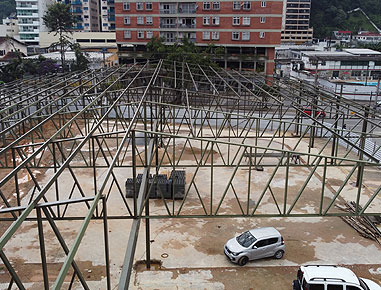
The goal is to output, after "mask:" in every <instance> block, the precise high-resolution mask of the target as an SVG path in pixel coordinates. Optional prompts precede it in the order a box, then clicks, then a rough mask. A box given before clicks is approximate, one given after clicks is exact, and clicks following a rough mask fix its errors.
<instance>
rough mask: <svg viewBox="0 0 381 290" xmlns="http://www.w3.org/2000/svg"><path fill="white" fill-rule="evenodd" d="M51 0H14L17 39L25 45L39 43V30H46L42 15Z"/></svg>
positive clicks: (36, 44)
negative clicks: (17, 29)
mask: <svg viewBox="0 0 381 290" xmlns="http://www.w3.org/2000/svg"><path fill="white" fill-rule="evenodd" d="M52 3H53V1H52V0H16V11H17V20H18V26H19V39H20V40H21V41H22V42H24V43H25V44H27V45H33V46H38V45H39V41H40V38H39V33H40V31H47V28H46V27H45V25H44V24H43V20H42V17H43V16H44V13H45V11H46V10H47V8H48V6H49V5H50V4H52Z"/></svg>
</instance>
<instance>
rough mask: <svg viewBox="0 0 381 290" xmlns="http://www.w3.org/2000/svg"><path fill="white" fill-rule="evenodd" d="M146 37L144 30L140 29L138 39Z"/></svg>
mask: <svg viewBox="0 0 381 290" xmlns="http://www.w3.org/2000/svg"><path fill="white" fill-rule="evenodd" d="M142 38H144V31H141V30H140V31H138V39H142Z"/></svg>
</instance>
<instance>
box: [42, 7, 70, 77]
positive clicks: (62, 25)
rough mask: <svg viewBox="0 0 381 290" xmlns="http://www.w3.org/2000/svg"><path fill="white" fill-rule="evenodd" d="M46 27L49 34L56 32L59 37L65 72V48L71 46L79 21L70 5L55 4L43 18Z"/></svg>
mask: <svg viewBox="0 0 381 290" xmlns="http://www.w3.org/2000/svg"><path fill="white" fill-rule="evenodd" d="M42 19H43V21H44V24H45V26H46V27H47V28H48V29H49V32H55V34H54V35H58V36H59V38H58V45H59V46H60V53H61V63H62V69H63V70H65V47H67V46H68V44H70V38H69V37H68V36H67V34H71V33H72V31H71V29H72V27H73V25H74V24H75V23H76V22H77V19H76V17H75V16H73V14H72V13H71V12H70V5H66V4H63V3H54V4H52V5H50V6H49V7H48V10H47V11H46V13H45V15H44V16H43V17H42Z"/></svg>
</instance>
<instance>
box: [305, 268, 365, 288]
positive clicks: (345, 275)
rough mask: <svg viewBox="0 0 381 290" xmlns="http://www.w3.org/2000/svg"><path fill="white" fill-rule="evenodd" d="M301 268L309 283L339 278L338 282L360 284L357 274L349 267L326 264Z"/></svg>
mask: <svg viewBox="0 0 381 290" xmlns="http://www.w3.org/2000/svg"><path fill="white" fill-rule="evenodd" d="M300 269H301V270H302V272H303V273H304V278H305V279H306V281H307V282H308V283H311V282H313V281H316V282H317V281H324V280H323V279H325V280H329V281H336V280H337V281H338V282H346V283H352V284H355V285H360V282H359V279H358V278H357V276H356V274H355V273H353V272H352V271H351V270H349V269H347V268H343V267H337V266H324V265H322V266H320V265H307V266H302V267H300ZM319 278H321V279H319Z"/></svg>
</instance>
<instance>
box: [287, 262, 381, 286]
mask: <svg viewBox="0 0 381 290" xmlns="http://www.w3.org/2000/svg"><path fill="white" fill-rule="evenodd" d="M292 285H293V290H381V287H380V286H379V285H378V284H376V283H375V282H373V281H371V280H368V279H363V278H358V277H357V276H356V274H355V273H353V272H352V271H351V270H349V269H347V268H343V267H337V266H316V265H307V266H301V267H300V269H299V270H298V279H297V280H295V281H294V282H293V283H292Z"/></svg>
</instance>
